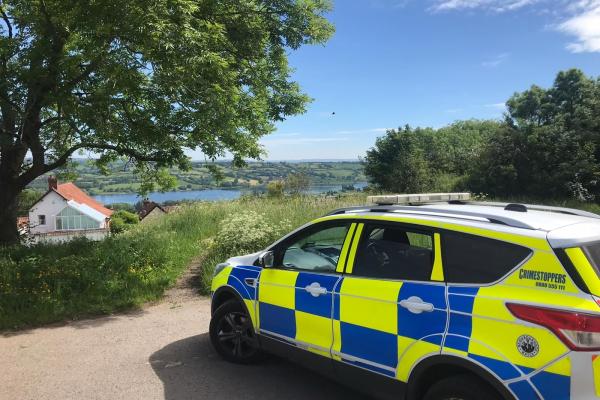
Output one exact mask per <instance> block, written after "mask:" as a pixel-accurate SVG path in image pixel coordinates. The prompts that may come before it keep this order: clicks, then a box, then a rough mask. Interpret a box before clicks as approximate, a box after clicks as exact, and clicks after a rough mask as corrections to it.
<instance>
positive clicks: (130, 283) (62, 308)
mask: <svg viewBox="0 0 600 400" xmlns="http://www.w3.org/2000/svg"><path fill="white" fill-rule="evenodd" d="M516 200H518V201H520V202H523V203H545V204H552V205H556V206H565V207H573V208H580V209H585V210H588V211H592V212H596V213H600V206H598V205H596V204H589V203H579V202H575V201H568V202H562V201H544V202H539V201H532V200H526V199H516ZM516 200H515V199H512V201H516ZM364 202H365V196H364V195H361V194H354V195H348V196H344V197H339V198H323V197H298V198H285V199H266V198H247V199H241V200H237V201H230V202H214V203H195V204H192V205H187V206H185V207H183V208H181V209H180V210H178V211H177V212H175V213H172V214H169V215H166V216H164V217H162V218H160V219H157V220H155V221H152V222H149V223H147V224H140V225H137V226H135V227H134V228H132V229H131V230H129V231H127V232H125V233H123V234H120V235H117V236H114V237H111V238H109V239H107V240H104V241H102V242H89V241H85V240H78V241H74V242H71V243H66V244H61V245H38V246H34V247H30V248H28V247H21V246H15V247H10V248H0V330H4V329H14V328H20V327H26V326H35V325H41V324H45V323H49V322H54V321H60V320H64V319H72V318H81V317H83V316H88V315H98V314H106V313H111V312H114V311H118V310H123V309H128V308H132V307H135V306H138V305H140V304H142V303H144V302H147V301H151V300H155V299H158V298H160V297H161V296H162V294H163V292H164V290H165V289H167V288H168V287H169V286H171V285H172V284H173V283H174V282H175V280H176V279H177V277H178V276H180V274H181V272H182V271H183V270H184V269H185V268H186V267H187V266H188V265H189V263H190V261H191V260H192V259H194V258H196V257H199V258H200V259H201V262H202V265H203V266H204V269H203V271H202V275H201V277H200V278H201V282H202V287H201V290H202V291H203V292H204V293H207V291H208V288H209V285H210V280H211V278H212V270H213V267H214V266H215V265H216V264H217V263H220V262H223V261H224V260H225V259H227V258H229V257H231V256H234V255H239V254H244V253H250V252H254V251H257V250H260V249H262V248H264V247H265V246H267V245H268V244H269V243H271V242H273V241H274V240H276V239H277V238H279V237H280V236H281V235H283V234H284V233H287V232H289V231H290V230H291V229H293V228H296V227H298V226H300V225H302V224H304V223H306V222H308V221H310V220H312V219H314V218H316V217H318V216H321V215H323V214H325V213H326V212H328V211H331V210H333V209H335V208H339V207H343V206H348V205H357V204H364Z"/></svg>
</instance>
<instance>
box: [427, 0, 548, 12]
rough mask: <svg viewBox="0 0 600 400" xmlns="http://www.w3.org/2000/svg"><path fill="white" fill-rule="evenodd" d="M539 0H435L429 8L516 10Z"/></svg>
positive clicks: (436, 10) (437, 9) (433, 9)
mask: <svg viewBox="0 0 600 400" xmlns="http://www.w3.org/2000/svg"><path fill="white" fill-rule="evenodd" d="M538 1H539V0H436V1H435V3H434V4H433V6H431V8H430V10H431V11H434V12H440V11H453V10H469V9H471V10H473V9H482V10H486V11H492V12H498V13H502V12H507V11H513V10H517V9H519V8H523V7H526V6H529V5H531V4H534V3H537V2H538Z"/></svg>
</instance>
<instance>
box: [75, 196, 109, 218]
mask: <svg viewBox="0 0 600 400" xmlns="http://www.w3.org/2000/svg"><path fill="white" fill-rule="evenodd" d="M67 204H68V205H69V207H71V208H74V209H75V210H77V211H79V212H80V213H82V214H85V215H87V216H88V217H90V218H92V219H94V220H96V221H98V222H102V221H104V220H105V219H106V215H105V214H103V213H101V212H100V211H98V210H96V209H94V208H92V207H90V206H88V205H87V204H80V203H77V202H76V201H74V200H68V201H67Z"/></svg>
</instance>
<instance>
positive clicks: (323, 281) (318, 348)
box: [210, 193, 600, 400]
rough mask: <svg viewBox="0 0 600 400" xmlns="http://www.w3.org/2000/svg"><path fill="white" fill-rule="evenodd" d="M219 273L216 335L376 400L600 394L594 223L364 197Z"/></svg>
mask: <svg viewBox="0 0 600 400" xmlns="http://www.w3.org/2000/svg"><path fill="white" fill-rule="evenodd" d="M369 201H370V202H372V203H374V205H369V206H359V207H350V208H346V209H341V210H336V211H333V212H331V213H330V214H329V215H327V216H324V217H322V218H319V219H317V220H315V221H313V222H311V223H309V224H307V225H305V226H303V227H301V228H299V229H297V230H296V231H294V232H292V233H290V234H289V235H287V236H285V237H283V238H282V239H280V240H279V241H277V242H275V243H274V244H273V245H271V246H270V247H268V248H267V249H266V250H265V251H263V252H260V253H256V254H251V255H247V256H241V257H235V258H231V259H229V260H228V261H227V262H226V263H223V264H220V265H218V266H217V268H216V271H215V276H214V279H213V282H212V292H213V295H212V296H213V297H212V320H211V324H210V337H211V341H212V343H213V346H214V347H215V349H216V351H217V352H218V353H219V354H220V355H221V356H222V357H224V358H225V359H227V360H229V361H232V362H237V363H250V362H253V361H255V360H257V359H258V358H259V357H260V355H261V353H262V352H267V353H274V354H278V355H283V356H286V357H288V358H291V359H292V360H295V361H298V362H301V363H303V364H305V365H307V366H309V367H312V368H315V369H317V370H318V371H320V372H322V373H325V374H329V375H331V376H332V377H334V378H336V379H339V380H342V381H345V382H347V383H349V384H354V385H358V386H359V387H360V389H362V390H365V391H366V392H368V393H369V394H371V395H373V396H374V397H382V398H394V399H403V398H404V399H426V400H433V399H465V400H470V399H596V398H600V298H599V297H596V296H600V278H599V277H600V216H598V215H596V214H592V213H588V212H585V211H580V210H574V209H567V208H557V207H546V206H539V205H523V204H502V203H490V202H476V201H470V198H469V194H468V193H441V194H422V195H394V196H373V197H371V198H370V200H369Z"/></svg>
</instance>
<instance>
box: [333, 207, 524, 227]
mask: <svg viewBox="0 0 600 400" xmlns="http://www.w3.org/2000/svg"><path fill="white" fill-rule="evenodd" d="M361 211H362V212H373V213H394V212H402V211H409V212H410V214H417V215H430V216H431V215H436V216H442V217H450V218H452V217H454V218H463V219H473V218H481V219H484V220H487V221H488V222H490V223H493V224H500V225H506V226H511V227H514V228H522V229H536V228H535V227H533V226H531V225H529V224H526V223H524V222H523V221H519V220H518V219H515V218H510V217H505V216H500V215H494V214H487V213H482V212H475V211H465V210H451V209H450V210H449V209H443V208H431V207H427V208H424V207H421V206H396V205H389V206H362V207H361V206H356V207H347V208H339V209H337V210H333V211H332V212H330V213H329V214H327V215H328V216H331V215H340V214H349V213H357V212H361Z"/></svg>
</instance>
